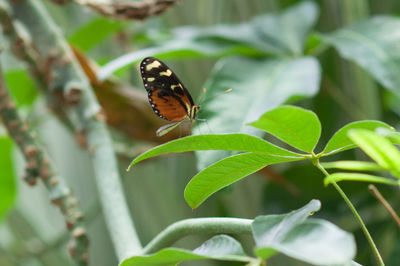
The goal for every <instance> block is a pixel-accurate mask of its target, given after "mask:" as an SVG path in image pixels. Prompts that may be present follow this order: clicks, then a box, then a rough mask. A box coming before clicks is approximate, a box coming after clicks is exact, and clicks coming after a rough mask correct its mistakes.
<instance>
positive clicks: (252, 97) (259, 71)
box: [195, 57, 321, 169]
mask: <svg viewBox="0 0 400 266" xmlns="http://www.w3.org/2000/svg"><path fill="white" fill-rule="evenodd" d="M320 74H321V73H320V67H319V64H318V61H316V60H315V58H311V57H304V58H300V59H286V58H285V59H284V58H280V59H279V58H274V59H272V58H268V59H262V60H254V59H248V58H227V59H224V60H221V61H219V63H218V64H217V65H216V66H215V68H214V71H213V73H212V74H211V77H210V79H209V80H208V81H207V82H206V85H205V86H204V87H205V88H207V89H208V91H207V93H206V96H205V101H204V103H203V104H202V109H201V111H200V113H199V116H200V118H206V119H207V123H197V124H196V128H195V134H199V133H200V132H208V131H209V130H210V129H211V130H212V132H214V133H229V132H247V133H251V134H252V135H254V134H255V135H261V132H259V131H257V130H255V129H254V128H251V127H248V126H246V123H249V122H252V121H255V120H257V119H258V118H259V117H260V116H261V115H262V114H263V113H265V112H266V111H268V110H270V109H272V108H274V107H277V106H279V105H280V104H283V103H285V102H288V101H290V100H293V99H298V98H299V97H300V98H301V97H310V96H312V95H314V94H315V93H317V91H318V88H319V82H320ZM229 88H232V89H233V90H232V91H231V92H230V93H226V94H224V95H221V96H218V97H216V96H217V95H218V94H220V93H221V92H223V91H224V90H226V89H229ZM238 110H240V111H238ZM196 154H197V155H198V168H199V169H201V168H204V167H206V166H208V165H210V164H211V163H213V162H215V161H217V160H220V159H221V158H224V157H227V156H229V155H230V154H231V153H227V152H201V153H196Z"/></svg>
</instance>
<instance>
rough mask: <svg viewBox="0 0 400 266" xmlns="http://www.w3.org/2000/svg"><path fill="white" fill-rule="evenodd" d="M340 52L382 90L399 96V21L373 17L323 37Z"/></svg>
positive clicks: (386, 17) (392, 18)
mask: <svg viewBox="0 0 400 266" xmlns="http://www.w3.org/2000/svg"><path fill="white" fill-rule="evenodd" d="M322 39H323V40H324V41H325V42H326V43H328V44H330V45H333V46H334V47H335V48H336V49H337V50H338V51H339V53H340V54H341V55H342V56H343V57H344V58H346V59H349V60H351V61H353V62H355V63H357V64H358V65H360V66H361V67H363V68H364V69H365V70H367V71H368V72H369V73H370V74H371V75H372V76H373V77H374V78H375V79H376V80H377V81H378V82H380V83H381V84H382V85H383V86H384V87H386V88H388V89H391V90H393V91H395V92H397V94H399V93H400V75H399V73H400V46H399V43H400V19H399V18H397V17H390V16H376V17H373V18H370V19H368V20H364V21H362V22H359V23H356V24H354V25H350V26H348V27H346V28H342V29H339V30H337V31H335V32H333V33H330V34H324V35H322Z"/></svg>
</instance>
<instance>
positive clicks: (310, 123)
mask: <svg viewBox="0 0 400 266" xmlns="http://www.w3.org/2000/svg"><path fill="white" fill-rule="evenodd" d="M249 125H251V126H253V127H255V128H258V129H261V130H264V131H266V132H268V133H270V134H271V135H273V136H275V137H277V138H278V139H280V140H282V141H284V142H286V143H287V144H289V145H291V146H293V147H295V148H297V149H299V150H301V151H305V152H308V153H312V152H313V150H314V148H315V145H317V143H318V140H319V137H320V136H321V123H320V122H319V119H318V117H317V115H316V114H314V113H313V112H311V111H308V110H305V109H303V108H300V107H295V106H289V105H286V106H280V107H278V108H275V109H272V110H270V111H268V112H266V113H265V114H263V115H262V116H261V117H260V118H259V119H258V120H257V121H255V122H252V123H249Z"/></svg>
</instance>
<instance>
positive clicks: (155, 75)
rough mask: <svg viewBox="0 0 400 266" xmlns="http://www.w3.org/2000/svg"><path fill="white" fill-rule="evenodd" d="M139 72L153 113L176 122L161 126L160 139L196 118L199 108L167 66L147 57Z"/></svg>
mask: <svg viewBox="0 0 400 266" xmlns="http://www.w3.org/2000/svg"><path fill="white" fill-rule="evenodd" d="M140 73H141V75H142V79H143V84H144V88H145V89H146V91H147V95H148V99H149V103H150V105H151V107H152V108H153V111H154V113H155V114H156V115H158V116H159V117H160V118H162V119H165V120H168V121H172V122H173V123H171V124H167V125H165V126H162V127H160V128H159V129H158V130H157V132H156V134H157V136H159V137H160V136H163V135H165V134H167V133H168V132H170V131H171V130H173V129H174V128H176V127H177V126H179V125H180V124H181V123H182V122H184V121H193V120H195V119H196V117H197V112H198V111H199V110H200V106H199V105H195V104H194V102H193V99H192V96H190V93H189V91H188V90H187V89H186V88H185V86H183V84H182V82H181V81H180V80H179V79H178V77H177V76H176V75H175V74H174V72H173V71H172V70H171V69H170V68H169V67H168V66H167V65H166V64H165V63H163V62H162V61H161V60H159V59H157V58H154V57H146V58H145V59H143V60H142V62H141V63H140Z"/></svg>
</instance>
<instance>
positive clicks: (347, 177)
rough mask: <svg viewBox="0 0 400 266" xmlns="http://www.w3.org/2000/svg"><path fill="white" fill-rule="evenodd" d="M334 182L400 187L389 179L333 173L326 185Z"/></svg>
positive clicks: (325, 182)
mask: <svg viewBox="0 0 400 266" xmlns="http://www.w3.org/2000/svg"><path fill="white" fill-rule="evenodd" d="M333 181H335V182H340V181H359V182H370V183H380V184H386V185H395V186H396V185H400V183H399V181H396V180H393V179H390V178H387V177H381V176H374V175H367V174H359V173H333V174H330V175H329V176H327V177H325V179H324V184H325V185H328V184H330V183H332V182H333Z"/></svg>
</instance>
